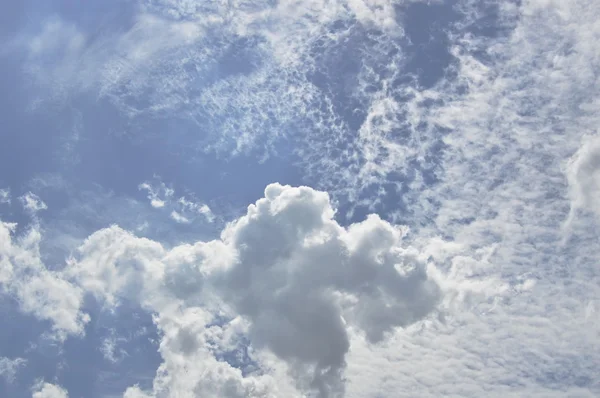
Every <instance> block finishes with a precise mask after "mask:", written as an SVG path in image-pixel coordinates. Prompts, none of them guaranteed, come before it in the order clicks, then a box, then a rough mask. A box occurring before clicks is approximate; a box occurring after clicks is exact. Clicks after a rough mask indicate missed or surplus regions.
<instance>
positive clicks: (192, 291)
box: [68, 184, 441, 397]
mask: <svg viewBox="0 0 600 398" xmlns="http://www.w3.org/2000/svg"><path fill="white" fill-rule="evenodd" d="M333 215H334V211H333V209H332V208H331V205H330V202H329V197H328V195H327V194H325V193H322V192H318V191H314V190H313V189H311V188H307V187H300V188H291V187H289V186H281V185H279V184H272V185H269V186H268V187H267V189H266V190H265V198H263V199H261V200H259V201H257V202H256V204H254V205H251V206H249V208H248V212H247V214H246V215H245V216H243V217H241V218H240V219H238V220H236V221H235V222H233V223H231V224H230V225H229V226H228V227H227V228H226V229H225V230H224V231H223V233H222V237H221V239H220V240H215V241H210V242H197V243H196V244H194V245H183V246H178V247H175V248H173V249H171V250H166V249H164V248H163V247H162V246H161V245H160V244H158V243H157V242H153V241H150V240H148V239H144V238H137V237H135V236H133V235H131V234H130V233H128V232H125V231H123V230H121V229H120V228H118V227H111V228H108V229H105V230H101V231H98V232H96V233H94V234H93V235H91V236H90V237H89V238H88V239H87V240H86V242H85V243H84V244H83V245H82V246H81V248H80V249H79V250H78V253H77V254H76V256H75V257H74V258H73V259H72V260H70V265H69V269H68V272H69V275H70V278H73V279H74V280H76V281H77V282H78V284H79V285H80V286H81V287H83V288H84V289H85V290H86V291H89V292H91V293H94V295H95V296H96V297H98V298H99V299H103V300H106V302H107V303H109V304H112V305H114V304H116V303H118V301H119V300H120V299H128V300H134V301H137V302H139V303H140V304H141V305H142V306H143V307H145V308H146V309H148V310H149V311H152V312H155V313H156V314H157V320H156V322H157V325H158V326H159V328H160V329H161V331H162V332H163V334H164V338H163V339H162V341H161V354H162V355H163V358H164V359H165V363H164V364H163V365H162V367H161V370H160V371H159V372H158V374H159V376H157V379H156V380H155V391H154V394H156V395H158V396H160V395H161V394H162V393H163V392H167V391H168V392H169V393H170V394H172V395H173V394H174V395H178V394H179V395H185V394H191V393H192V392H193V393H194V394H196V395H198V394H200V395H202V396H215V397H216V396H232V397H234V396H240V397H242V396H261V395H260V394H261V393H260V391H263V390H264V389H265V388H267V387H268V386H270V387H269V388H275V386H273V385H272V384H273V383H274V381H273V380H272V379H271V378H270V376H269V377H267V376H265V377H266V379H265V378H264V377H259V376H251V377H249V378H244V377H242V376H241V373H240V372H241V371H240V370H239V369H235V368H232V367H231V366H230V365H228V364H226V363H224V362H215V361H216V359H215V358H214V357H212V359H211V357H210V356H209V357H208V358H207V359H204V360H203V361H201V362H199V363H197V364H195V365H194V363H195V360H193V358H203V357H206V356H207V355H208V353H210V352H213V355H214V352H219V351H223V350H225V349H226V348H227V347H226V346H223V344H224V343H219V342H218V340H219V339H222V338H223V337H224V335H227V334H230V333H232V332H231V328H234V329H235V328H238V329H239V326H236V325H242V324H243V323H244V322H245V323H247V326H246V327H245V328H246V329H247V332H248V335H249V337H250V341H251V344H252V346H253V347H255V349H257V350H258V352H259V353H260V352H267V353H268V352H270V353H272V354H274V355H275V357H276V358H278V360H279V361H283V363H284V364H286V365H285V367H287V368H288V369H289V372H290V374H291V375H294V378H295V380H296V383H297V384H298V386H299V388H301V389H314V390H317V391H318V394H319V396H322V397H330V396H336V395H337V394H338V393H341V392H342V391H343V389H344V385H343V377H342V375H343V372H344V369H345V366H346V355H347V352H348V350H349V337H348V328H355V329H356V330H357V331H361V332H362V333H365V335H366V337H367V338H368V339H369V340H370V341H371V342H373V343H376V342H379V341H381V340H382V339H384V337H385V336H386V335H387V334H388V333H392V332H393V331H394V330H395V328H398V327H404V326H407V325H409V324H412V323H414V322H416V321H418V320H420V319H423V318H424V317H425V316H427V315H428V314H429V313H430V312H431V311H433V310H434V309H435V307H436V304H437V302H438V300H439V298H440V295H441V292H440V290H439V288H438V286H437V284H436V282H434V281H433V280H432V279H431V278H430V277H429V276H428V273H427V265H426V264H425V262H424V259H423V258H422V256H420V255H419V253H418V252H417V251H415V250H414V249H411V248H407V247H404V246H403V245H402V244H401V242H402V238H403V235H404V234H405V232H406V231H405V230H404V229H402V228H400V227H395V226H392V225H390V224H388V223H386V222H385V221H382V220H381V219H380V218H379V217H377V216H370V217H369V218H368V219H367V220H365V221H364V222H362V223H359V224H355V225H352V226H350V227H349V228H348V229H346V228H343V227H341V226H340V225H339V224H338V223H337V222H336V221H335V220H334V219H333ZM199 305H201V306H202V308H200V307H198V306H199ZM181 311H183V313H182V312H181ZM215 311H217V312H215ZM223 311H225V314H229V316H230V317H232V319H236V316H238V315H239V316H241V317H242V318H240V321H239V322H242V321H243V322H242V324H240V323H239V322H238V321H236V322H229V323H225V324H223V325H214V326H211V327H208V325H209V324H210V323H211V322H212V320H213V318H214V316H215V313H218V312H223ZM186 325H187V326H186ZM187 328H192V329H193V330H194V331H193V332H192V331H188V330H187ZM243 329H244V328H242V330H243ZM214 333H217V335H214ZM235 335H236V333H234V334H233V335H231V336H230V337H229V339H233V340H228V341H230V342H229V343H227V344H226V345H227V346H228V345H231V344H234V343H232V342H235V340H236V338H235ZM218 336H221V337H219V338H218V339H217V340H215V339H216V338H217V337H218ZM238 338H239V337H238ZM234 345H235V344H234ZM214 350H216V351H214ZM265 350H266V351H265ZM259 356H260V355H259ZM184 358H188V359H190V360H189V361H188V360H187V359H186V360H185V361H184ZM173 361H175V362H173ZM181 361H183V362H181ZM282 366H283V364H281V365H279V367H280V368H281V369H284V368H285V367H284V368H282ZM213 367H217V368H219V369H222V370H219V371H218V372H217V373H214V374H213V373H209V374H207V373H206V369H209V368H213ZM181 372H184V373H185V374H183V373H181ZM223 372H224V373H223ZM264 383H267V385H268V386H267V385H263V384H264ZM259 386H262V387H260V388H259ZM277 388H284V387H282V386H278V387H277ZM287 388H290V387H287ZM133 391H135V390H130V394H134V392H133ZM252 391H253V392H252ZM223 394H225V395H223Z"/></svg>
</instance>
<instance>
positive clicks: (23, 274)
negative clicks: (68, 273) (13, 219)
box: [0, 222, 89, 338]
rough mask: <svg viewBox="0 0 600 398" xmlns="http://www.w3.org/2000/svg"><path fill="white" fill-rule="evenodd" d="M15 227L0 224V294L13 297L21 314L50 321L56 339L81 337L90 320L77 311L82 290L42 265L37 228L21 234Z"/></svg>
mask: <svg viewBox="0 0 600 398" xmlns="http://www.w3.org/2000/svg"><path fill="white" fill-rule="evenodd" d="M15 228H16V224H9V223H5V222H0V243H1V244H0V291H1V292H2V293H4V294H8V295H11V296H13V297H14V298H15V299H16V301H17V302H18V303H19V306H20V308H21V310H22V311H24V312H26V313H30V314H33V315H35V316H36V317H38V318H39V319H41V320H48V321H51V322H52V328H53V330H54V331H55V332H56V333H57V334H58V336H59V337H61V338H64V337H66V335H68V334H74V335H79V334H82V333H83V330H84V326H85V324H86V323H87V322H88V321H89V316H88V315H87V314H85V313H82V312H80V308H81V305H82V301H83V291H82V290H81V289H80V288H79V287H77V286H74V285H72V284H71V283H70V282H68V281H67V280H65V279H64V277H63V276H62V273H61V272H60V271H54V270H50V269H48V268H47V267H46V265H45V264H44V263H43V261H42V258H41V255H40V247H39V245H40V240H41V232H40V230H39V227H38V226H32V227H31V228H30V229H29V230H27V231H25V232H24V233H23V234H21V235H15Z"/></svg>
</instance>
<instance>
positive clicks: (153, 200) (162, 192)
mask: <svg viewBox="0 0 600 398" xmlns="http://www.w3.org/2000/svg"><path fill="white" fill-rule="evenodd" d="M155 179H156V182H155V183H151V182H144V183H142V184H140V185H139V186H138V188H139V189H140V190H144V191H147V192H148V200H150V205H151V206H152V207H154V208H158V209H161V208H166V209H170V210H171V213H170V214H169V216H170V218H171V219H172V220H173V221H175V222H176V223H179V224H189V223H191V222H193V221H195V220H197V218H198V216H202V218H203V219H204V220H205V221H206V222H209V223H212V222H214V221H215V215H214V214H213V212H212V210H211V209H210V207H209V206H208V205H207V204H205V203H201V202H197V201H195V200H192V199H190V198H187V197H185V196H182V197H180V198H179V199H177V200H174V199H173V197H174V195H175V191H174V190H173V189H172V188H169V187H167V185H166V184H165V183H164V182H162V181H161V180H160V178H159V177H157V176H155Z"/></svg>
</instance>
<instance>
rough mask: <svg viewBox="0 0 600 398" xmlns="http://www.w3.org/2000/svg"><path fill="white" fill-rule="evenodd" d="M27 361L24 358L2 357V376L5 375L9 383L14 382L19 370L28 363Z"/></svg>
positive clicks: (0, 364)
mask: <svg viewBox="0 0 600 398" xmlns="http://www.w3.org/2000/svg"><path fill="white" fill-rule="evenodd" d="M26 363H27V361H26V360H25V359H23V358H14V359H10V358H6V357H0V377H3V378H4V379H5V380H6V381H7V382H8V383H12V382H13V381H14V379H15V376H16V374H17V372H18V370H19V368H22V367H24V366H25V365H26Z"/></svg>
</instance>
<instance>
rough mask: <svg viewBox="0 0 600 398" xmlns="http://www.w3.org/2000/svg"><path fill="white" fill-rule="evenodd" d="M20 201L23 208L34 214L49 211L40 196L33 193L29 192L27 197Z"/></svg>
mask: <svg viewBox="0 0 600 398" xmlns="http://www.w3.org/2000/svg"><path fill="white" fill-rule="evenodd" d="M19 200H20V201H21V204H22V205H23V208H24V209H25V210H27V211H28V212H30V213H32V214H35V213H37V212H39V211H41V210H46V209H48V206H47V205H46V203H44V201H43V200H41V199H40V198H39V196H37V195H36V194H34V193H31V192H27V193H26V194H25V195H23V196H21V197H19Z"/></svg>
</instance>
